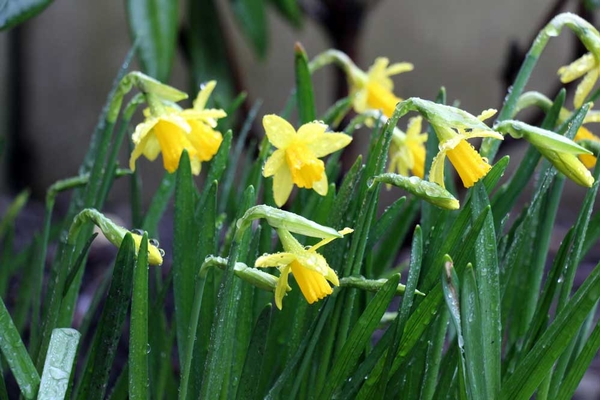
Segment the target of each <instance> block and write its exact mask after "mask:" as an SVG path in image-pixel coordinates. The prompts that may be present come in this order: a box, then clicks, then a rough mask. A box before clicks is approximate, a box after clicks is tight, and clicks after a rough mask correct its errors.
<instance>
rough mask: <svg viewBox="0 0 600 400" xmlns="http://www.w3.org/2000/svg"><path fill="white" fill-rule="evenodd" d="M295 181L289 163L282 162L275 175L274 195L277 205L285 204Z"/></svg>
mask: <svg viewBox="0 0 600 400" xmlns="http://www.w3.org/2000/svg"><path fill="white" fill-rule="evenodd" d="M293 186H294V182H293V181H292V175H291V173H290V170H289V168H288V167H287V164H282V165H281V167H279V170H277V172H276V173H275V175H274V176H273V197H274V199H275V204H277V207H281V206H282V205H284V204H285V202H286V201H287V199H288V198H289V197H290V193H291V192H292V188H293Z"/></svg>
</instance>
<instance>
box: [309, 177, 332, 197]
mask: <svg viewBox="0 0 600 400" xmlns="http://www.w3.org/2000/svg"><path fill="white" fill-rule="evenodd" d="M312 188H313V189H314V190H315V192H317V193H319V194H320V195H321V196H327V191H328V189H329V183H328V182H327V174H326V173H325V172H323V177H321V179H319V180H318V181H317V182H314V183H313V187H312Z"/></svg>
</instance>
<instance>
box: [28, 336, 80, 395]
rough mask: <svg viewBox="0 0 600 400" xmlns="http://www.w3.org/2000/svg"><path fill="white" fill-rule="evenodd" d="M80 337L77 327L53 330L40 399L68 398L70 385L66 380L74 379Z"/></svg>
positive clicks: (43, 373) (41, 384)
mask: <svg viewBox="0 0 600 400" xmlns="http://www.w3.org/2000/svg"><path fill="white" fill-rule="evenodd" d="M80 338H81V335H80V334H79V332H77V331H76V330H75V329H70V328H60V329H55V330H53V331H52V336H51V338H50V346H49V347H48V354H47V355H46V364H45V365H44V371H43V372H42V381H41V383H40V390H39V392H38V397H37V398H38V400H51V399H64V398H66V396H67V390H68V388H69V385H68V384H65V382H67V383H68V382H69V381H70V380H72V379H73V376H72V374H73V372H74V367H75V358H76V356H77V347H78V345H79V339H80Z"/></svg>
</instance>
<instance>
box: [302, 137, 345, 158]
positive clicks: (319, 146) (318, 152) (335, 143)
mask: <svg viewBox="0 0 600 400" xmlns="http://www.w3.org/2000/svg"><path fill="white" fill-rule="evenodd" d="M350 142H352V137H351V136H349V135H346V134H345V133H324V134H322V135H321V136H320V137H319V139H318V140H315V141H313V142H310V143H308V144H307V146H308V148H309V149H310V150H312V152H313V153H314V155H315V157H317V158H321V157H324V156H326V155H328V154H331V153H334V152H336V151H338V150H340V149H343V148H344V147H346V146H348V145H349V144H350Z"/></svg>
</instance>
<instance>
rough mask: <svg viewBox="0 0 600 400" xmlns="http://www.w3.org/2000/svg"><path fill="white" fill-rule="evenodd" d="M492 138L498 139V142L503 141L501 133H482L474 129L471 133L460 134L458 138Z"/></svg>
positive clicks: (482, 131)
mask: <svg viewBox="0 0 600 400" xmlns="http://www.w3.org/2000/svg"><path fill="white" fill-rule="evenodd" d="M486 137H489V138H494V139H498V140H504V136H502V134H501V133H498V132H496V131H492V130H489V131H484V130H481V129H474V130H472V131H471V132H464V133H462V134H460V138H461V139H464V140H467V139H473V138H486Z"/></svg>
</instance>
